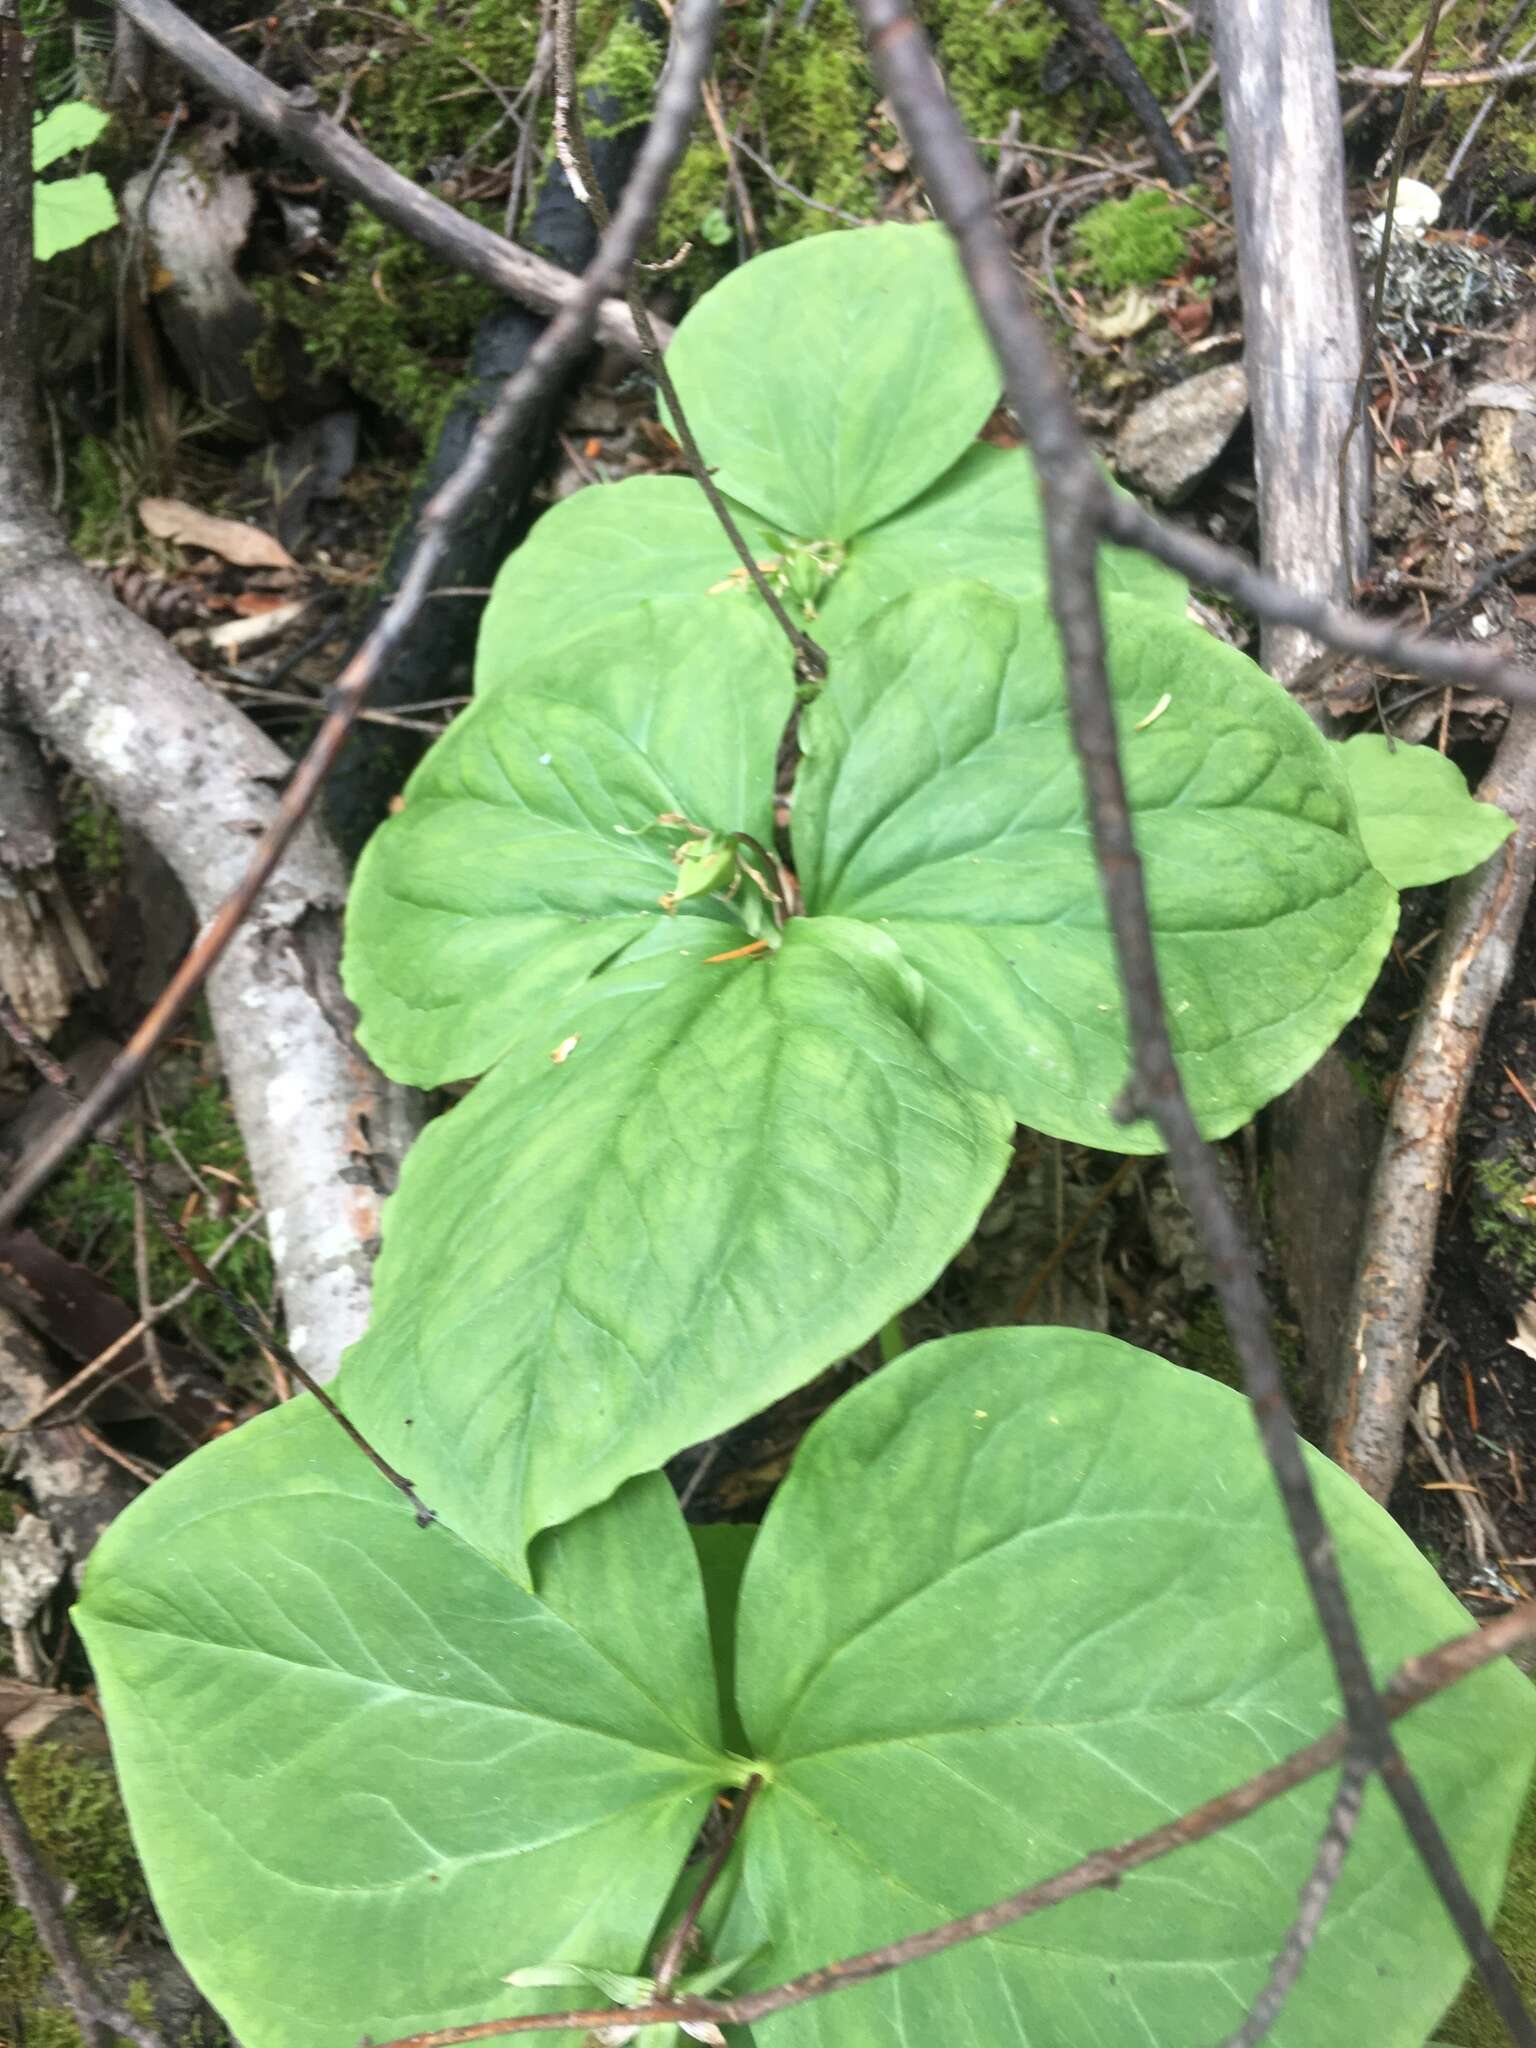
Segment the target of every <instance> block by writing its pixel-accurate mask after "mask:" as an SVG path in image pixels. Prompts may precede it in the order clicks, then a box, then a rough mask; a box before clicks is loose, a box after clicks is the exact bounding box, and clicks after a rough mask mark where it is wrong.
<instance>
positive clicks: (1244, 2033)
mask: <svg viewBox="0 0 1536 2048" xmlns="http://www.w3.org/2000/svg"><path fill="white" fill-rule="evenodd" d="M1370 1774H1371V1773H1370V1766H1369V1765H1368V1763H1367V1762H1366V1760H1365V1758H1364V1757H1363V1756H1360V1755H1349V1756H1346V1757H1345V1759H1344V1768H1343V1770H1342V1771H1341V1772H1340V1774H1339V1785H1338V1790H1337V1791H1336V1792H1335V1793H1334V1795H1333V1804H1332V1806H1331V1807H1330V1808H1329V1810H1328V1818H1327V1820H1326V1821H1325V1822H1324V1824H1323V1834H1322V1839H1321V1841H1320V1842H1319V1843H1318V1845H1317V1855H1316V1856H1315V1858H1314V1859H1313V1863H1312V1868H1311V1870H1310V1871H1309V1872H1308V1874H1307V1881H1306V1883H1305V1884H1304V1885H1303V1886H1302V1888H1301V1899H1300V1903H1299V1904H1298V1906H1297V1908H1296V1918H1295V1919H1294V1920H1293V1921H1292V1922H1291V1925H1290V1929H1289V1931H1288V1932H1287V1934H1286V1937H1285V1940H1284V1942H1283V1943H1282V1944H1281V1948H1280V1953H1279V1955H1277V1956H1276V1958H1275V1961H1274V1966H1273V1968H1272V1969H1271V1970H1270V1973H1269V1977H1268V1980H1267V1981H1266V1983H1265V1985H1264V1988H1263V1990H1262V1991H1261V1992H1260V1993H1259V1995H1258V1997H1257V1998H1256V1999H1255V2000H1254V2001H1253V2004H1252V2005H1251V2006H1250V2007H1249V2009H1248V2017H1247V2018H1246V2019H1245V2020H1244V2021H1243V2024H1242V2025H1241V2026H1240V2027H1239V2028H1238V2030H1237V2032H1236V2033H1235V2034H1233V2035H1232V2036H1231V2037H1230V2039H1229V2040H1228V2041H1227V2042H1226V2044H1225V2048H1258V2044H1259V2042H1260V2041H1262V2040H1263V2039H1264V2037H1265V2036H1266V2035H1267V2034H1268V2032H1269V2031H1270V2029H1271V2027H1273V2025H1274V2024H1275V2021H1276V2020H1277V2019H1278V2018H1279V2017H1280V2012H1281V2008H1282V2007H1283V2006H1284V2004H1285V2001H1286V2000H1287V1998H1289V1997H1290V1995H1291V1990H1292V1987H1293V1986H1294V1985H1295V1982H1296V1979H1297V1978H1298V1977H1299V1976H1300V1975H1301V1972H1302V1968H1303V1966H1304V1965H1305V1963H1306V1960H1307V1957H1308V1956H1309V1955H1310V1954H1311V1952H1312V1944H1313V1942H1314V1941H1316V1939H1317V1930H1318V1928H1319V1927H1321V1925H1322V1924H1323V1914H1324V1913H1325V1912H1326V1911H1327V1909H1328V1901H1329V1900H1330V1899H1331V1898H1332V1897H1333V1891H1334V1887H1335V1885H1336V1884H1337V1883H1338V1881H1339V1877H1340V1875H1341V1873H1342V1871H1343V1869H1344V1859H1345V1857H1346V1856H1347V1855H1348V1854H1349V1845H1350V1843H1351V1842H1352V1841H1353V1840H1354V1837H1355V1829H1356V1828H1357V1827H1358V1825H1359V1823H1360V1808H1361V1806H1362V1804H1363V1803H1364V1799H1365V1786H1366V1781H1367V1779H1368V1778H1369V1777H1370Z"/></svg>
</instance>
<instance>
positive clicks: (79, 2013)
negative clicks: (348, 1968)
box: [0, 17, 164, 2048]
mask: <svg viewBox="0 0 1536 2048" xmlns="http://www.w3.org/2000/svg"><path fill="white" fill-rule="evenodd" d="M9 34H10V26H9V24H8V23H7V22H6V21H5V19H4V18H3V17H0V69H3V68H4V65H5V63H6V56H5V43H6V40H7V38H8V36H9ZM0 1857H3V1858H4V1860H5V1867H6V1869H7V1871H8V1872H9V1873H10V1879H11V1889H12V1891H13V1892H14V1893H15V1894H16V1900H17V1903H18V1904H19V1905H21V1906H23V1907H25V1909H26V1910H27V1912H28V1913H30V1914H31V1916H32V1925H33V1926H34V1927H35V1928H36V1929H37V1938H38V1940H39V1941H40V1942H41V1943H42V1946H43V1948H44V1950H45V1951H46V1953H47V1956H48V1960H49V1961H50V1962H51V1963H52V1964H53V1967H54V1970H55V1972H56V1973H57V1975H58V1979H59V1983H60V1984H61V1985H62V1986H63V1990H64V1996H65V1997H66V1998H67V1999H68V2000H69V2009H70V2011H71V2012H72V2013H73V2014H74V2016H75V2024H76V2026H77V2027H78V2028H79V2029H80V2038H81V2039H82V2041H84V2043H85V2048H110V2043H111V2039H112V2036H113V2035H114V2034H118V2035H121V2036H122V2038H123V2039H124V2040H125V2041H132V2042H134V2043H135V2044H136V2048H164V2043H163V2042H162V2040H161V2038H160V2036H159V2035H158V2034H157V2033H156V2032H155V2030H154V2028H153V2027H147V2026H145V2025H144V2023H143V2021H142V2020H136V2019H135V2018H134V2017H133V2014H132V2013H128V2012H123V2011H122V2010H121V2009H120V2008H119V2007H117V2006H115V2005H112V2004H111V2003H110V2002H109V2001H108V2000H107V1999H106V1998H104V1997H103V1996H102V1994H101V1991H100V1989H99V1988H98V1986H97V1984H96V1980H95V1978H94V1977H93V1976H92V1975H91V1972H90V1970H89V1969H88V1968H87V1966H86V1961H85V1958H84V1956H82V1955H81V1953H80V1950H79V1947H78V1945H77V1943H76V1941H75V1937H74V1934H73V1932H72V1931H71V1929H70V1925H69V1922H68V1921H67V1920H66V1919H65V1917H64V1908H63V1905H62V1904H61V1903H60V1900H59V1894H58V1891H57V1889H56V1887H55V1885H54V1882H53V1879H52V1878H51V1877H50V1876H49V1875H48V1871H47V1868H46V1866H45V1865H44V1863H43V1859H42V1858H41V1856H39V1854H38V1853H37V1844H36V1843H35V1842H34V1841H33V1839H32V1837H31V1835H30V1834H29V1833H28V1831H27V1824H26V1822H25V1821H24V1820H23V1819H22V1817H21V1814H20V1813H19V1812H18V1810H17V1806H16V1801H15V1799H14V1798H13V1797H12V1794H11V1788H10V1786H9V1784H8V1783H7V1782H6V1777H5V1773H4V1771H3V1770H0Z"/></svg>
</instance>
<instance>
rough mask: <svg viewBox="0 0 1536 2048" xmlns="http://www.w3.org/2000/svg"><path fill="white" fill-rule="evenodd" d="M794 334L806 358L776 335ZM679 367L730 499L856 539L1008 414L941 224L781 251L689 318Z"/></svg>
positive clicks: (681, 387) (822, 535)
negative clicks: (988, 424) (1001, 412)
mask: <svg viewBox="0 0 1536 2048" xmlns="http://www.w3.org/2000/svg"><path fill="white" fill-rule="evenodd" d="M791 329H792V331H793V335H794V343H793V346H790V345H789V344H788V343H787V342H786V344H785V346H783V347H782V348H776V347H774V346H773V345H772V344H771V342H769V341H768V339H767V338H768V337H771V336H774V335H778V334H787V333H788V332H789V331H790V330H791ZM667 367H668V369H669V370H670V371H671V373H672V376H673V378H674V379H675V381H676V384H677V388H678V395H679V396H680V398H681V399H682V402H683V404H684V406H685V407H686V408H687V412H688V423H689V425H690V426H691V427H692V429H693V432H694V435H695V437H696V439H697V441H698V443H699V448H700V451H701V453H702V454H703V457H704V460H705V461H706V462H707V463H709V464H710V466H711V468H713V469H714V470H715V472H716V481H717V482H718V483H719V486H720V488H721V490H722V491H724V492H725V493H726V494H727V495H728V496H729V497H732V498H737V499H740V500H741V502H742V503H743V504H745V505H749V506H751V507H752V508H753V510H754V511H756V512H757V513H759V514H760V515H761V516H762V518H764V519H765V520H767V522H768V523H769V525H770V526H773V527H775V528H776V529H778V530H779V531H781V532H783V533H786V534H796V535H798V536H799V537H800V538H801V539H802V540H831V541H846V540H849V539H851V538H852V536H853V535H854V534H856V533H858V532H860V531H861V530H862V529H863V528H864V527H867V526H873V525H874V523H875V522H876V520H879V519H885V518H887V517H888V516H889V515H890V514H891V513H892V512H894V511H896V510H897V508H898V507H899V506H901V505H904V504H906V503H907V501H908V500H909V499H911V498H915V497H916V496H917V495H918V493H919V492H920V491H922V490H924V489H925V488H926V486H927V485H929V484H931V483H932V482H933V481H934V479H935V478H936V477H938V476H941V475H942V474H943V472H944V471H945V470H946V469H948V468H949V466H950V464H951V463H952V462H954V461H956V460H957V459H958V458H959V456H960V455H961V454H962V453H963V452H964V450H965V448H966V445H967V443H969V442H970V441H972V440H974V439H975V437H976V434H977V433H978V432H979V430H980V428H981V427H982V425H983V423H984V422H985V420H986V418H987V415H988V414H989V413H990V412H991V411H992V408H993V407H994V406H995V405H996V403H997V398H998V391H999V386H1000V379H999V376H998V371H997V365H996V362H995V360H994V358H993V355H992V348H991V344H990V343H989V342H988V340H987V337H986V332H985V330H984V329H983V327H982V324H981V321H980V318H979V317H978V315H977V313H976V309H975V306H974V305H973V303H972V301H971V296H970V293H969V291H968V290H967V288H966V284H965V278H964V275H963V274H962V272H961V269H960V263H959V259H958V257H957V256H956V255H955V252H954V246H953V244H952V243H951V241H950V239H949V236H948V235H947V234H946V232H945V231H944V229H943V228H940V227H936V226H930V227H918V228H908V227H879V228H856V229H853V230H851V231H849V232H847V233H842V234H829V235H816V236H812V237H811V238H810V239H809V240H808V241H803V242H792V243H791V244H790V245H789V246H788V247H787V248H783V249H774V250H771V251H770V252H769V253H768V254H767V255H766V256H759V257H757V258H755V259H754V261H752V262H751V263H747V264H744V265H743V266H742V268H741V269H740V270H737V271H733V272H732V274H731V275H730V276H729V277H728V278H726V279H725V280H724V281H723V282H722V283H721V284H718V285H716V287H715V289H714V290H713V291H711V292H706V293H705V295H704V297H703V298H702V299H700V301H699V303H698V304H697V305H696V306H695V307H694V308H693V310H692V311H691V312H690V313H689V314H688V316H687V318H686V319H685V320H684V321H683V322H682V324H681V326H680V327H679V328H678V330H677V335H676V338H675V339H674V341H673V343H672V346H671V347H670V348H669V349H668V351H667Z"/></svg>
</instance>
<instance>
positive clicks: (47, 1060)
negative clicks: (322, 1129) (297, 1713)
mask: <svg viewBox="0 0 1536 2048" xmlns="http://www.w3.org/2000/svg"><path fill="white" fill-rule="evenodd" d="M0 1029H3V1030H4V1031H5V1033H6V1035H7V1036H8V1037H9V1038H10V1039H11V1040H12V1041H13V1043H14V1044H16V1045H18V1046H19V1047H20V1048H21V1050H22V1051H23V1052H24V1053H25V1054H26V1056H27V1058H28V1059H29V1060H30V1061H31V1062H32V1064H33V1066H34V1067H36V1069H37V1071H38V1072H39V1073H40V1074H41V1075H42V1077H43V1079H44V1080H45V1081H47V1082H48V1083H49V1085H50V1086H51V1087H54V1088H56V1089H57V1090H58V1091H59V1093H60V1094H61V1095H62V1096H63V1097H64V1100H65V1101H66V1102H70V1103H74V1104H75V1105H76V1106H77V1107H78V1105H79V1101H80V1098H79V1096H78V1095H77V1094H76V1093H75V1090H74V1085H73V1083H72V1082H71V1080H70V1076H69V1070H68V1068H67V1067H63V1066H61V1065H60V1064H59V1062H58V1061H57V1060H56V1059H55V1058H54V1057H53V1055H52V1054H51V1053H50V1052H49V1051H48V1049H47V1047H46V1046H45V1045H43V1043H42V1042H41V1040H40V1039H38V1037H37V1036H36V1034H35V1033H33V1032H32V1031H29V1030H28V1028H27V1026H26V1025H25V1024H23V1023H22V1021H21V1019H20V1017H18V1016H17V1014H16V1011H15V1008H14V1006H13V1005H12V1003H11V1002H10V1001H9V999H8V998H7V997H5V996H0ZM102 1143H104V1144H105V1146H106V1148H107V1150H108V1151H109V1152H110V1153H111V1155H112V1157H113V1158H114V1159H115V1160H116V1161H117V1164H118V1166H119V1167H120V1169H121V1170H122V1172H123V1173H124V1174H125V1175H126V1176H127V1178H128V1180H129V1181H130V1182H131V1184H132V1185H133V1187H134V1189H135V1190H136V1192H137V1193H138V1194H140V1195H142V1197H143V1199H144V1202H145V1204H146V1205H147V1206H148V1209H149V1212H150V1214H151V1215H152V1216H153V1217H154V1219H155V1222H156V1224H157V1225H158V1226H159V1230H160V1234H161V1236H162V1237H163V1238H164V1239H165V1241H166V1243H167V1244H168V1245H169V1246H170V1247H171V1249H172V1251H174V1252H175V1254H176V1256H177V1258H179V1259H180V1260H181V1263H182V1264H183V1265H184V1266H185V1267H186V1269H187V1271H188V1272H189V1273H190V1274H191V1275H192V1278H193V1279H194V1280H195V1281H196V1282H197V1284H198V1286H199V1287H201V1288H202V1289H203V1291H204V1292H205V1293H207V1294H211V1295H212V1296H213V1298H214V1300H215V1301H217V1302H219V1303H220V1304H221V1305H222V1306H223V1307H224V1308H225V1309H226V1310H227V1311H228V1312H229V1314H230V1315H232V1316H233V1317H234V1318H235V1320H236V1322H237V1323H238V1324H239V1325H240V1327H241V1329H242V1330H244V1331H245V1333H246V1335H247V1336H248V1337H249V1338H251V1339H252V1341H253V1342H254V1343H256V1344H258V1345H260V1346H261V1347H262V1349H263V1350H266V1351H270V1352H273V1353H275V1354H276V1355H277V1357H278V1358H279V1359H281V1361H282V1363H283V1365H284V1366H286V1368H287V1369H288V1371H289V1372H291V1373H292V1374H293V1376H294V1378H295V1379H296V1380H297V1381H298V1382H299V1384H300V1386H302V1387H305V1388H307V1389H308V1391H309V1392H310V1393H311V1394H313V1395H314V1397H315V1399H316V1400H317V1401H318V1402H319V1403H320V1406H321V1407H322V1408H323V1409H324V1410H325V1412H326V1414H327V1415H329V1416H330V1418H331V1420H332V1421H333V1422H334V1423H335V1424H336V1425H337V1427H338V1428H339V1429H340V1430H341V1431H342V1432H343V1434H344V1435H345V1436H347V1437H348V1438H350V1440H351V1441H352V1442H353V1443H354V1444H355V1445H356V1446H357V1448H358V1450H360V1451H361V1452H362V1454H363V1456H364V1457H365V1458H366V1459H367V1460H368V1462H369V1464H370V1465H372V1466H373V1468H374V1470H375V1471H376V1472H378V1473H379V1475H380V1476H381V1477H382V1478H384V1479H387V1480H388V1481H389V1483H390V1485H391V1486H393V1487H396V1488H397V1489H398V1490H399V1491H400V1492H401V1493H403V1494H404V1496H405V1498H406V1499H407V1500H408V1501H409V1502H410V1504H411V1509H412V1511H413V1513H414V1514H415V1516H416V1520H417V1522H418V1523H419V1525H420V1526H421V1527H422V1528H423V1529H425V1528H429V1527H430V1526H431V1524H432V1523H433V1522H435V1521H436V1520H437V1517H436V1515H434V1514H433V1512H432V1510H431V1509H430V1508H429V1507H424V1506H423V1505H422V1502H421V1500H420V1499H419V1497H418V1496H417V1493H416V1490H415V1488H414V1487H413V1486H412V1485H411V1482H410V1481H409V1479H406V1478H404V1477H403V1476H402V1475H401V1474H400V1473H399V1472H397V1471H396V1470H395V1468H394V1466H393V1465H391V1464H390V1463H389V1461H388V1459H387V1458H385V1457H383V1456H382V1455H381V1454H380V1453H379V1452H378V1451H376V1450H375V1449H374V1447H373V1445H372V1444H371V1443H369V1441H368V1439H367V1438H366V1437H365V1436H364V1435H363V1433H362V1431H361V1430H360V1429H359V1428H358V1426H357V1424H356V1423H355V1422H353V1421H352V1420H351V1418H350V1417H349V1416H347V1415H344V1414H343V1413H342V1411H341V1410H340V1409H339V1408H338V1407H337V1406H336V1403H335V1402H334V1401H333V1400H332V1399H331V1397H330V1395H329V1394H328V1393H327V1392H326V1391H325V1389H324V1387H322V1386H321V1385H320V1383H319V1381H318V1380H316V1379H315V1378H314V1377H313V1375H312V1374H310V1373H309V1372H306V1370H305V1369H304V1367H303V1366H302V1365H300V1363H299V1361H298V1360H297V1359H296V1358H295V1357H294V1355H293V1353H292V1352H291V1351H290V1350H289V1349H288V1347H287V1345H286V1344H284V1343H283V1342H282V1340H281V1338H279V1337H278V1335H277V1334H276V1332H275V1331H274V1330H273V1328H272V1325H271V1322H270V1320H269V1319H268V1317H267V1316H266V1315H265V1314H264V1313H263V1311H262V1310H260V1309H259V1308H254V1307H252V1305H251V1304H250V1303H249V1302H245V1301H242V1300H241V1299H240V1297H239V1296H238V1295H236V1294H231V1293H230V1291H229V1289H228V1288H227V1287H225V1286H224V1284H223V1283H222V1282H221V1281H219V1280H217V1279H215V1278H214V1275H213V1270H212V1268H211V1267H210V1266H209V1265H208V1263H207V1261H206V1260H205V1259H204V1258H203V1256H202V1254H201V1252H199V1251H198V1249H197V1247H196V1246H195V1245H194V1244H193V1243H192V1241H191V1239H190V1238H189V1237H188V1236H187V1234H186V1232H185V1231H184V1230H183V1229H182V1227H181V1225H180V1224H179V1223H178V1222H177V1221H176V1219H175V1217H174V1216H173V1215H172V1214H171V1212H170V1210H169V1209H168V1208H167V1207H166V1205H165V1203H164V1202H163V1201H162V1200H161V1198H160V1194H159V1191H158V1190H157V1189H156V1187H155V1186H154V1184H153V1182H152V1181H151V1180H150V1178H149V1174H148V1172H147V1171H146V1170H145V1168H144V1166H143V1164H142V1162H141V1161H139V1160H138V1159H136V1158H135V1157H134V1155H133V1154H132V1153H131V1152H130V1151H129V1150H128V1149H127V1147H126V1146H123V1145H120V1144H119V1143H118V1141H117V1140H116V1138H105V1139H103V1140H102ZM141 1322H143V1319H142V1318H141ZM145 1327H146V1328H147V1324H145Z"/></svg>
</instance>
